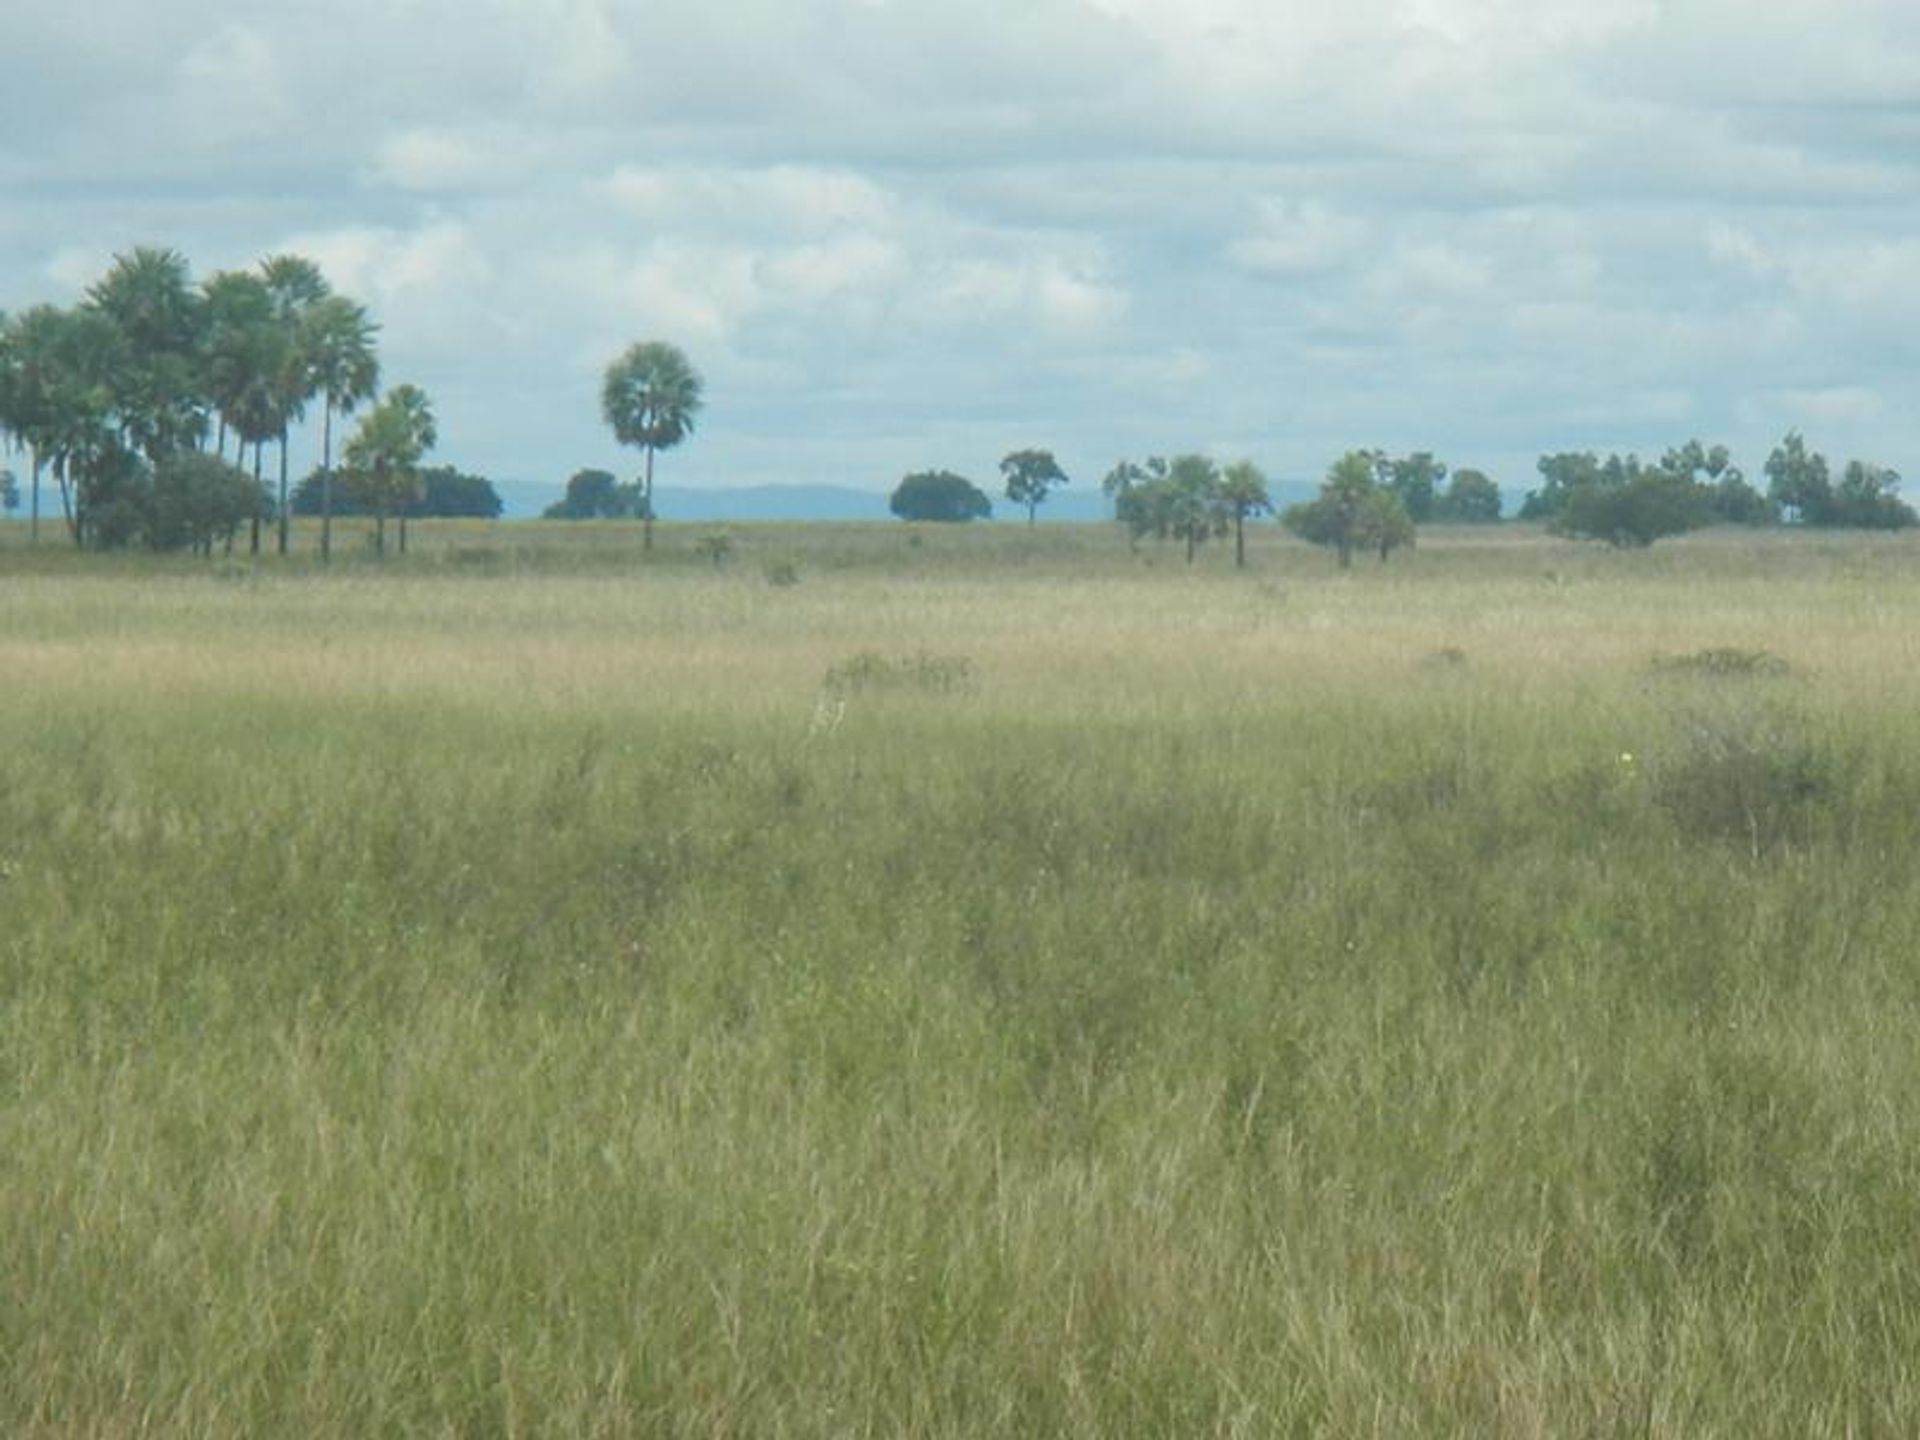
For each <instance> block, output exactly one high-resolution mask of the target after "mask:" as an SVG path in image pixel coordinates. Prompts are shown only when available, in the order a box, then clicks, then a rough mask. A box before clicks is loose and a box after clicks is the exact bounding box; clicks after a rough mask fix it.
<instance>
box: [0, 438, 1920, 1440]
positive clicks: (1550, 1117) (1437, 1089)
mask: <svg viewBox="0 0 1920 1440" xmlns="http://www.w3.org/2000/svg"><path fill="white" fill-rule="evenodd" d="M1175 468H1176V467H1175V466H1172V465H1169V466H1168V467H1167V469H1168V478H1170V477H1171V475H1172V472H1173V470H1174V469H1175ZM1186 468H1187V470H1189V471H1192V472H1193V473H1191V474H1187V475H1184V476H1183V478H1182V479H1181V481H1180V484H1181V485H1183V486H1196V487H1199V488H1200V489H1202V490H1203V491H1204V489H1205V477H1204V476H1203V475H1202V474H1201V473H1200V471H1199V470H1198V469H1197V468H1196V467H1192V466H1189V467H1186ZM1402 503H1404V502H1402ZM314 523H316V522H311V521H304V520H300V521H296V522H295V534H294V537H293V539H294V545H293V549H294V552H295V555H296V561H295V563H293V564H292V565H289V566H285V567H282V566H280V565H279V563H278V562H277V561H275V560H273V559H271V558H268V559H263V560H262V561H261V562H260V563H258V564H253V563H248V562H245V561H242V560H239V559H235V560H229V561H223V560H221V559H219V558H217V557H216V558H215V559H214V560H213V561H211V562H207V561H194V560H190V559H187V558H185V557H171V556H165V555H145V556H143V555H139V554H130V555H126V556H120V557H113V556H104V557H103V556H90V555H81V554H77V553H74V552H72V551H70V550H64V549H59V548H54V547H46V546H43V547H40V548H37V549H29V548H27V547H26V546H25V545H24V544H23V543H22V541H23V532H24V531H25V529H26V527H25V526H24V525H11V526H4V527H0V615H3V616H4V617H5V621H4V625H3V626H0V675H4V676H5V677H6V683H5V684H4V685H0V1084H4V1092H0V1093H4V1101H0V1145H3V1147H4V1148H0V1153H3V1154H4V1155H5V1156H6V1164H5V1165H4V1166H3V1167H0V1293H3V1294H5V1296H6V1297H7V1303H6V1304H5V1305H0V1428H4V1429H5V1430H6V1432H7V1433H8V1434H11V1435H22V1436H34V1435H49V1436H50V1435H67V1434H103V1435H104V1434H140V1433H168V1434H174V1433H178V1434H235V1435H240V1434H249V1435H251V1434H361V1433H454V1434H556V1435H559V1434H565V1435H594V1434H599V1435H674V1434H685V1435H696V1434H697V1435H741V1436H763V1435H820V1436H844V1435H888V1436H910V1435H929V1436H932V1435H940V1436H956V1435H982V1436H985V1435H994V1436H1000V1435H1009V1434H1023V1435H1074V1434H1078V1435H1089V1436H1092V1435H1269V1434H1336V1435H1339V1434H1353V1435H1357V1434H1367V1435H1423V1434H1434V1435H1463V1434H1474V1435H1512V1436H1523V1435H1524V1436H1533V1435H1541V1434H1626V1433H1631V1434H1646V1435H1662V1436H1676V1437H1677V1436H1686V1437H1698V1436H1740V1437H1746V1436H1753V1435H1769V1434H1773V1435H1808V1434H1831V1435H1840V1434H1905V1433H1912V1432H1913V1431H1914V1430H1915V1429H1916V1428H1920V1379H1917V1378H1916V1372H1915V1369H1914V1366H1913V1360H1912V1357H1913V1356H1914V1355H1915V1354H1917V1353H1920V1247H1916V1244H1915V1239H1916V1235H1917V1234H1920V1051H1916V1049H1915V1047H1914V1046H1913V1044H1912V1043H1911V1036H1912V1034H1913V1033H1914V1031H1915V1029H1916V1027H1917V1026H1920V973H1917V971H1916V967H1920V951H1916V948H1915V947H1914V945H1913V943H1912V936H1913V933H1914V918H1915V916H1916V914H1920V879H1917V878H1916V874H1915V871H1914V868H1913V867H1912V865H1911V864H1910V863H1908V862H1909V859H1910V857H1911V855H1912V854H1913V852H1914V851H1915V849H1916V847H1920V738H1916V735H1915V731H1914V727H1913V725H1912V723H1911V716H1912V714H1913V713H1914V711H1915V709H1916V706H1920V665H1917V664H1916V663H1915V660H1916V654H1915V651H1916V646H1920V638H1916V637H1920V579H1917V578H1916V576H1920V568H1917V567H1916V565H1915V560H1916V558H1920V555H1917V554H1916V551H1915V550H1914V542H1913V540H1912V538H1911V536H1910V535H1894V534H1853V535H1834V534H1826V533H1815V532H1811V531H1805V530H1792V531H1789V530H1785V529H1768V530H1739V529H1727V528H1721V529H1715V530H1711V531H1707V532H1704V533H1700V534H1693V535H1683V536H1680V537H1678V538H1674V539H1672V540H1670V541H1667V542H1666V543H1663V544H1661V545H1659V546H1657V547H1655V548H1653V549H1625V550H1616V549H1612V548H1609V547H1604V546H1593V545H1581V544H1577V543H1575V542H1574V541H1572V540H1568V539H1562V538H1556V537H1554V536H1551V535H1547V534H1543V533H1542V532H1541V531H1540V530H1539V529H1538V528H1537V527H1510V526H1509V527H1466V526H1461V527H1453V528H1448V529H1443V530H1436V531H1430V532H1428V533H1426V534H1425V535H1423V537H1422V540H1421V544H1420V546H1419V547H1418V549H1416V550H1413V551H1410V552H1402V553H1399V554H1396V556H1395V560H1394V563H1393V564H1392V565H1390V566H1387V567H1380V566H1377V565H1373V564H1367V565H1361V566H1356V567H1354V568H1353V569H1352V570H1351V571H1347V570H1343V569H1342V568H1341V567H1340V565H1339V563H1338V555H1337V547H1334V546H1330V547H1328V549H1326V550H1324V551H1323V550H1319V549H1315V548H1313V547H1310V546H1308V545H1304V544H1300V543H1298V542H1297V541H1296V540H1294V539H1292V538H1290V537H1289V536H1287V535H1285V534H1284V533H1276V532H1275V531H1274V530H1273V529H1272V528H1271V527H1269V528H1266V529H1265V530H1263V531H1262V532H1260V533H1258V534H1252V533H1250V534H1249V537H1248V538H1249V545H1248V552H1249V553H1248V555H1247V557H1246V558H1247V567H1246V569H1244V570H1242V569H1240V568H1238V567H1236V566H1234V565H1233V564H1232V563H1231V559H1230V557H1229V554H1228V552H1227V550H1226V547H1225V546H1223V545H1222V546H1211V547H1210V546H1207V545H1205V544H1203V539H1207V538H1221V535H1220V530H1219V527H1218V525H1217V523H1216V522H1215V521H1214V520H1212V519H1209V520H1207V521H1206V522H1205V524H1204V526H1203V527H1202V528H1203V529H1204V532H1205V534H1204V536H1203V535H1202V534H1201V533H1199V532H1198V531H1183V530H1179V529H1177V528H1175V527H1176V526H1177V525H1178V524H1179V523H1180V522H1179V520H1178V518H1177V514H1176V516H1175V518H1172V519H1169V520H1168V521H1167V525H1168V534H1169V536H1170V538H1171V539H1172V542H1173V545H1177V546H1178V547H1179V548H1178V549H1174V548H1172V545H1170V546H1168V547H1166V548H1162V547H1160V546H1157V545H1153V546H1141V547H1139V548H1138V549H1136V548H1134V547H1132V546H1130V545H1129V543H1128V539H1127V536H1126V535H1125V533H1124V532H1123V531H1122V530H1121V529H1119V528H1117V527H1113V526H1086V527H1081V526H1068V525H1059V526H1046V527H1040V528H1039V529H1037V530H1034V531H1031V532H1029V531H1027V530H1026V529H1025V528H1024V527H1021V528H1018V529H1011V530H1009V529H997V528H990V527H980V526H935V525H912V526H902V525H900V524H898V523H894V524H891V525H874V526H870V527H812V528H809V527H771V526H767V527H759V526H749V527H737V528H734V529H731V530H729V531H728V532H726V533H725V534H724V535H718V536H717V535H713V534H710V533H705V532H700V531H695V530H690V529H687V528H684V527H676V526H674V525H672V524H670V523H664V522H663V524H662V526H661V530H660V536H659V539H658V542H657V544H656V545H655V547H654V549H653V550H652V551H651V553H650V555H647V556H646V557H645V558H644V559H643V557H642V552H641V551H640V550H639V548H638V546H637V544H636V539H637V537H636V536H635V535H634V532H633V530H632V528H631V527H630V523H629V525H628V526H626V527H624V528H623V526H622V525H621V524H620V523H617V522H606V523H598V524H597V523H593V522H590V521H589V522H582V523H575V524H564V525H563V524H557V523H555V524H542V523H528V524H525V525H514V526H509V527H505V528H499V527H485V526H481V525H477V524H474V523H470V522H447V521H430V520H416V521H415V522H414V525H413V530H414V534H413V537H412V542H411V544H410V546H409V553H408V554H407V555H406V556H405V557H404V558H403V557H399V556H397V555H396V556H393V557H391V558H390V559H389V560H388V562H387V563H386V564H384V565H379V566H376V565H375V564H373V563H372V559H371V546H370V544H369V543H368V542H367V541H366V540H364V539H363V538H362V537H363V536H365V535H366V534H368V528H367V527H370V525H371V523H372V522H371V521H370V520H368V519H365V518H347V519H341V520H339V521H338V522H337V523H338V524H339V525H340V526H341V527H342V535H341V537H340V546H339V554H338V556H337V558H336V563H335V564H334V565H333V567H332V568H331V570H330V571H322V570H320V569H318V568H313V569H307V568H303V565H302V563H301V562H300V561H299V559H298V557H299V556H301V555H303V554H309V553H312V551H313V549H314V544H313V536H312V534H311V532H310V531H309V530H305V529H303V528H302V527H304V526H309V525H312V524H314ZM1141 538H1146V537H1145V536H1142V537H1141ZM722 539H724V540H725V541H726V544H725V545H724V546H721V545H717V544H714V545H710V544H708V543H707V542H708V541H716V540H722ZM1188 544H1192V545H1193V546H1194V547H1196V555H1195V559H1194V563H1193V564H1191V565H1188V564H1186V563H1184V552H1185V550H1186V548H1187V546H1188Z"/></svg>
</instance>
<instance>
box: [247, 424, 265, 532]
mask: <svg viewBox="0 0 1920 1440" xmlns="http://www.w3.org/2000/svg"><path fill="white" fill-rule="evenodd" d="M261 444H262V442H261V441H258V440H256V441H254V442H253V535H252V538H251V539H250V540H249V541H248V542H247V554H249V555H258V554H259V553H260V449H261Z"/></svg>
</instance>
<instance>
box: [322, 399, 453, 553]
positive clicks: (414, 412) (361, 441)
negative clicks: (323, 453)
mask: <svg viewBox="0 0 1920 1440" xmlns="http://www.w3.org/2000/svg"><path fill="white" fill-rule="evenodd" d="M438 439H439V435H438V431H437V429H436V427H435V425H434V419H433V406H432V404H431V403H430V402H429V401H428V399H427V397H426V393H425V392H424V391H422V390H421V389H420V388H419V387H418V386H416V385H396V386H394V387H393V389H391V390H389V391H388V392H387V393H386V395H385V396H384V397H383V398H382V399H381V401H380V403H379V404H378V405H376V406H374V407H373V409H371V410H369V411H368V412H367V413H366V415H364V416H363V417H362V418H361V421H360V428H359V429H358V430H356V431H355V432H354V434H353V437H352V438H351V439H349V440H348V441H347V444H346V453H345V456H344V459H345V460H346V463H347V468H348V469H349V470H350V471H351V472H352V473H353V476H354V482H353V483H354V488H355V489H356V490H358V491H359V493H360V495H361V496H362V497H363V498H364V499H365V500H366V501H367V503H368V504H370V505H371V506H372V507H373V513H374V553H375V554H377V555H381V556H384V555H385V554H386V553H387V517H388V516H389V515H391V514H393V513H395V512H396V511H397V512H398V513H399V516H400V553H401V554H402V555H404V554H406V553H407V516H406V510H407V507H408V505H409V504H411V503H412V501H413V500H414V499H415V497H416V496H417V495H418V494H419V491H420V475H419V469H418V466H419V464H420V457H421V456H423V455H425V454H426V452H427V451H429V450H431V449H432V448H433V447H434V445H435V444H436V443H437V442H438Z"/></svg>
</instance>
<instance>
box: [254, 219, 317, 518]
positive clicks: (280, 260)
mask: <svg viewBox="0 0 1920 1440" xmlns="http://www.w3.org/2000/svg"><path fill="white" fill-rule="evenodd" d="M260 278H261V280H262V282H263V283H264V284H265V286H266V289H267V294H268V296H269V297H270V299H271V302H272V306H273V316H274V320H275V321H276V322H277V323H278V324H279V326H280V327H281V328H282V329H283V330H284V331H285V332H286V333H287V341H288V343H287V347H286V355H285V361H284V363H283V364H282V366H281V369H280V373H279V374H278V376H276V378H275V389H276V392H277V398H278V400H279V406H280V430H279V434H278V435H277V436H276V437H275V438H276V439H278V441H279V442H280V533H279V537H278V541H279V552H280V553H281V554H282V555H285V554H286V553H287V525H288V520H289V517H290V514H291V511H290V509H289V507H288V505H287V429H288V427H289V426H290V425H291V424H292V423H293V422H294V421H295V420H298V419H299V418H300V417H301V416H302V415H304V414H305V413H306V407H307V401H309V400H311V399H312V398H313V397H314V396H315V395H316V394H317V393H318V387H317V385H316V384H315V382H314V378H313V367H312V365H311V363H310V361H309V357H308V356H307V354H306V352H305V349H304V347H303V345H302V343H301V342H302V341H303V340H304V339H305V337H306V323H305V322H306V317H307V315H308V314H309V313H310V312H311V311H312V310H313V307H314V306H316V305H318V304H319V303H320V302H321V301H323V300H325V299H326V298H327V297H328V296H329V295H331V294H332V293H333V291H332V287H330V286H329V285H328V284H327V280H326V276H324V275H322V274H321V273H320V267H319V266H318V265H316V264H314V263H313V261H311V260H309V259H307V258H306V257H305V256H304V255H269V256H268V257H267V258H266V259H264V260H262V261H261V262H260Z"/></svg>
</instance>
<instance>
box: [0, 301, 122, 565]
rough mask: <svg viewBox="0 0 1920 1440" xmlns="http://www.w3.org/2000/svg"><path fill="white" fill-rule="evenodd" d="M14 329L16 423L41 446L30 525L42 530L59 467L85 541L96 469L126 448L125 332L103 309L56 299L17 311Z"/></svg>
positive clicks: (21, 434) (70, 519) (69, 509)
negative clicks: (119, 395)
mask: <svg viewBox="0 0 1920 1440" xmlns="http://www.w3.org/2000/svg"><path fill="white" fill-rule="evenodd" d="M8 336H9V341H10V343H9V346H8V349H9V351H10V353H11V356H12V364H11V367H10V369H11V378H10V384H9V390H10V391H11V395H10V398H9V404H10V406H11V407H12V420H11V426H12V429H13V433H14V435H15V436H16V437H17V438H18V439H19V440H20V441H22V442H23V443H24V444H26V445H27V446H28V448H29V449H31V450H32V452H33V482H32V485H33V510H32V514H33V522H32V529H31V530H30V532H29V533H30V534H33V535H37V533H38V528H39V525H38V521H39V511H40V476H41V474H42V472H43V471H44V470H46V469H51V470H52V471H53V477H54V480H55V481H56V482H57V483H58V484H59V487H60V508H61V511H62V513H63V514H64V516H65V518H66V524H67V532H68V534H69V535H70V536H71V537H72V539H73V542H74V543H75V544H76V545H82V544H84V543H86V529H87V525H86V521H87V513H86V512H87V508H88V504H89V501H90V500H91V498H92V492H93V490H94V488H95V487H94V483H93V482H94V478H95V475H96V472H100V473H104V471H105V469H106V468H107V462H108V461H109V460H110V459H115V458H118V457H119V456H121V455H123V454H124V452H125V446H124V444H123V443H122V439H121V435H120V433H119V431H118V429H117V428H116V424H115V418H116V401H115V394H116V382H117V381H118V379H119V378H120V371H121V369H122V367H123V363H124V350H125V337H124V335H123V334H122V332H121V330H120V328H119V327H118V326H116V325H115V324H114V323H113V321H111V320H110V319H108V318H107V317H106V316H105V315H102V314H100V313H99V312H98V311H95V310H91V309H88V308H86V307H81V308H78V309H73V310H62V309H60V308H58V307H57V306H53V305H36V306H34V307H33V308H32V309H31V310H28V311H25V312H24V313H22V314H21V315H19V316H17V317H16V318H15V320H14V322H13V324H12V325H11V326H9V327H8Z"/></svg>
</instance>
